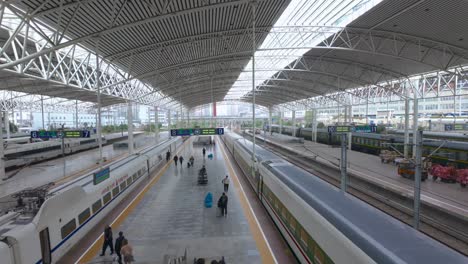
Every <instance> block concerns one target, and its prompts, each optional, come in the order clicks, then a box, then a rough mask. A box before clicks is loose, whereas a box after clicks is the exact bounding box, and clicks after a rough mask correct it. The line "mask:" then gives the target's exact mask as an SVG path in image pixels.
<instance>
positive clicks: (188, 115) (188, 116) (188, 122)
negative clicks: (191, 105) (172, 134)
mask: <svg viewBox="0 0 468 264" xmlns="http://www.w3.org/2000/svg"><path fill="white" fill-rule="evenodd" d="M186 127H187V128H189V127H192V126H191V125H190V112H189V111H187V125H186Z"/></svg>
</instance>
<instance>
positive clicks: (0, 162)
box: [0, 112, 5, 179]
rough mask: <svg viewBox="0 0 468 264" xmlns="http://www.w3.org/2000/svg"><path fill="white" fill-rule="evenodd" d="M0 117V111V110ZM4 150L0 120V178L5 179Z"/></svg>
mask: <svg viewBox="0 0 468 264" xmlns="http://www.w3.org/2000/svg"><path fill="white" fill-rule="evenodd" d="M0 119H1V112H0ZM4 157H5V150H4V148H3V128H2V126H1V122H0V179H5V160H4V159H3V158H4Z"/></svg>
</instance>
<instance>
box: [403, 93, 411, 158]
mask: <svg viewBox="0 0 468 264" xmlns="http://www.w3.org/2000/svg"><path fill="white" fill-rule="evenodd" d="M407 96H408V93H407ZM409 108H410V105H409V99H408V97H407V98H406V99H405V142H404V144H405V145H404V149H403V156H404V158H405V159H407V158H409Z"/></svg>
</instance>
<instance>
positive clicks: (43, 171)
mask: <svg viewBox="0 0 468 264" xmlns="http://www.w3.org/2000/svg"><path fill="white" fill-rule="evenodd" d="M167 136H168V135H167V132H162V133H161V134H160V140H161V139H165V138H167ZM105 137H106V139H110V140H111V141H112V142H115V141H119V140H125V139H126V138H127V132H125V133H123V134H121V133H112V134H108V135H105ZM154 141H155V138H154V135H153V136H152V135H143V133H142V132H137V133H135V144H136V150H139V149H142V148H144V147H145V146H147V145H148V144H149V143H155V142H154ZM102 154H103V157H105V158H106V162H105V163H110V162H112V161H115V160H116V159H119V158H122V157H125V156H126V155H128V149H127V148H114V147H113V146H112V144H110V145H106V146H103V153H102ZM98 159H99V149H98V148H94V149H90V150H86V151H81V152H77V153H74V154H71V155H67V156H66V157H65V160H66V162H65V176H64V172H63V171H64V170H63V167H64V161H63V158H62V157H60V158H56V159H51V160H48V161H43V162H40V163H37V164H32V165H30V166H27V167H25V168H22V169H17V170H12V171H9V172H6V176H7V179H6V180H0V210H1V208H3V207H5V206H7V205H8V204H14V203H16V201H15V200H14V199H12V198H11V197H10V195H11V194H14V193H16V192H18V191H21V190H24V189H27V188H36V187H38V186H42V185H44V184H48V183H50V182H53V183H54V184H55V185H60V184H63V183H66V182H67V181H69V180H72V179H74V178H75V177H78V176H80V175H83V174H85V173H86V172H88V171H91V170H93V169H95V168H97V166H98V165H97V164H96V161H97V160H98Z"/></svg>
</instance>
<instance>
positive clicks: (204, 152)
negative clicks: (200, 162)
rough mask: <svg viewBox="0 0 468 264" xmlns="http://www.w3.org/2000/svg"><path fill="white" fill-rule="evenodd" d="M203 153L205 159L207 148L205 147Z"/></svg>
mask: <svg viewBox="0 0 468 264" xmlns="http://www.w3.org/2000/svg"><path fill="white" fill-rule="evenodd" d="M202 152H203V158H204V157H205V154H206V148H205V147H203V150H202Z"/></svg>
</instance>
